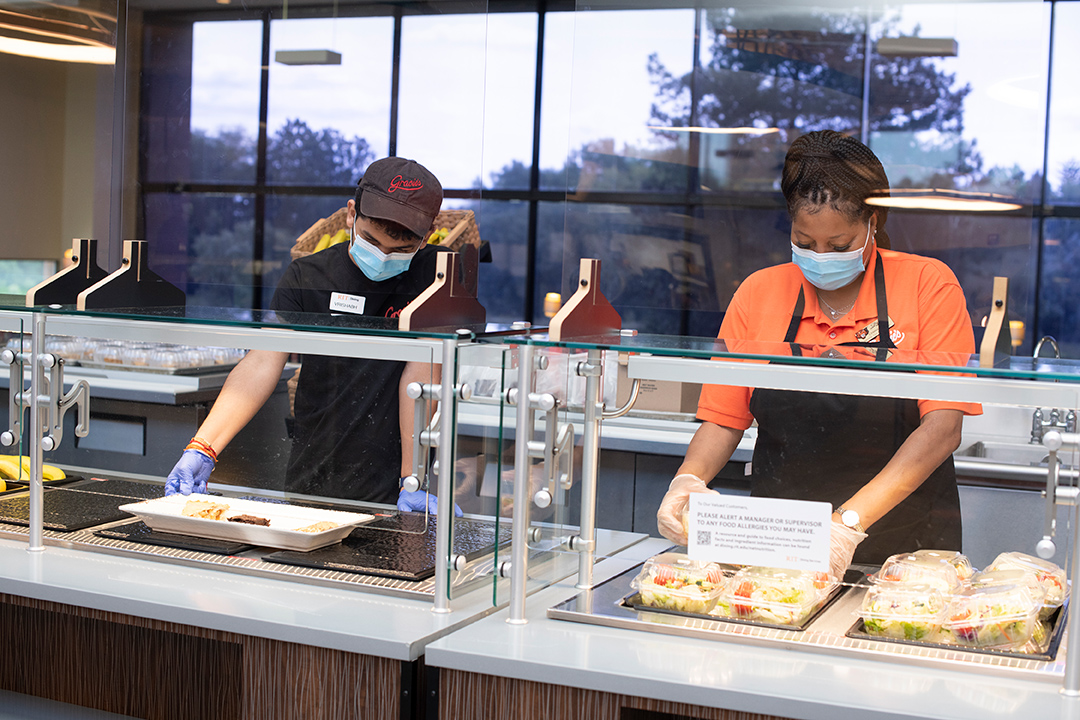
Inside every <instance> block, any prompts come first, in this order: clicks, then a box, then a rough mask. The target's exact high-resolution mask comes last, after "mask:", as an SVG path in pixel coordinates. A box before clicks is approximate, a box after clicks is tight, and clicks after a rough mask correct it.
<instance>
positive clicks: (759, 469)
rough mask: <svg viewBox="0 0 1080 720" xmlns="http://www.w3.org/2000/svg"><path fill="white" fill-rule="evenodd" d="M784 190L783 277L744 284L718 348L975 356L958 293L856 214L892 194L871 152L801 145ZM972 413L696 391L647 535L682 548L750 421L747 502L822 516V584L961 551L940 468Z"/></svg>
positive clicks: (876, 210)
mask: <svg viewBox="0 0 1080 720" xmlns="http://www.w3.org/2000/svg"><path fill="white" fill-rule="evenodd" d="M781 188H782V190H783V193H784V198H785V200H786V201H787V207H788V213H789V215H790V217H791V252H792V262H791V263H786V264H784V265H779V266H775V267H770V268H766V269H764V270H761V271H759V272H756V273H754V274H753V275H751V276H750V277H749V278H747V279H746V280H745V281H744V282H743V283H742V285H741V286H740V287H739V289H738V291H736V293H735V296H734V298H732V301H731V304H730V306H729V307H728V310H727V313H726V314H725V316H724V321H723V324H722V325H721V327H720V334H719V337H720V338H722V339H725V340H726V341H728V342H729V344H730V343H731V342H732V341H743V340H747V341H760V342H767V343H778V342H781V341H782V342H784V343H789V344H790V347H791V351H792V352H793V353H797V354H801V353H802V352H803V350H802V348H803V347H805V346H808V345H810V346H844V345H846V346H849V347H847V348H844V349H843V351H844V352H847V353H850V352H854V351H859V350H861V352H864V353H867V356H868V357H869V358H873V357H875V356H877V357H878V359H881V360H884V359H885V357H887V355H888V354H889V353H891V352H894V351H896V350H898V349H899V350H919V351H931V352H933V353H962V354H966V353H971V352H974V349H975V339H974V334H973V332H972V327H971V320H970V317H969V316H968V313H967V308H966V304H965V301H964V294H963V291H962V290H961V288H960V285H959V283H957V281H956V277H955V276H954V275H953V273H952V272H951V271H950V270H949V269H948V267H946V266H945V265H944V264H943V263H941V262H939V261H937V260H933V259H930V258H924V257H920V256H917V255H909V254H906V253H900V252H894V251H891V250H889V249H888V247H889V240H888V235H887V233H886V232H885V227H884V226H885V219H886V214H887V212H886V210H885V209H883V208H880V207H872V206H870V205H867V204H866V202H865V199H866V198H867V197H869V196H870V195H871V194H872V193H878V192H881V191H886V192H887V191H888V188H889V181H888V178H887V177H886V175H885V170H884V168H883V167H882V165H881V162H880V161H879V160H878V159H877V157H876V156H875V155H874V154H873V152H871V151H870V149H869V148H868V147H866V146H865V145H863V144H862V143H860V142H859V141H858V140H855V139H854V138H851V137H848V136H846V135H843V134H841V133H837V132H833V131H830V130H823V131H818V132H813V133H809V134H808V135H804V136H802V137H800V138H798V139H797V140H795V141H794V142H793V143H792V144H791V147H790V149H789V150H788V153H787V157H786V159H785V162H784V170H783V178H782V181H781ZM882 328H887V330H884V331H883V330H881V329H882ZM839 351H840V350H836V351H833V352H839ZM980 412H981V409H980V407H979V406H978V405H973V404H964V403H942V402H929V401H915V400H901V399H891V398H876V397H860V396H853V395H836V394H828V393H814V392H792V391H780V390H753V389H751V388H743V387H730V386H720V385H708V386H705V388H703V390H702V393H701V400H700V402H699V405H698V415H697V416H698V419H699V420H701V421H702V423H701V425H700V426H699V427H698V430H697V432H696V433H695V434H694V438H693V440H691V442H690V445H689V447H688V448H687V452H686V457H685V459H684V461H683V463H682V465H681V466H680V468H679V473H678V475H677V476H676V477H675V479H674V480H672V481H671V486H670V488H669V490H668V492H667V494H666V495H665V496H664V500H663V502H662V503H661V505H660V509H659V511H658V512H657V525H658V527H659V530H660V532H661V534H663V535H664V536H665V537H667V538H668V539H670V540H672V541H674V542H677V543H680V544H685V543H686V540H687V538H686V534H685V530H684V528H683V525H682V516H683V513H684V511H685V509H686V507H687V505H688V503H689V497H690V494H692V493H695V492H714V491H712V490H709V489H708V485H707V483H708V481H709V480H711V479H712V478H713V477H715V476H716V474H717V473H718V472H719V471H720V469H721V468H722V467H723V466H724V464H725V463H727V461H728V459H729V458H730V457H731V454H732V452H734V450H735V447H736V446H737V445H738V443H739V440H740V439H741V438H742V436H743V431H744V430H745V429H746V428H748V427H750V424H751V423H752V422H753V421H754V420H757V423H758V434H757V440H756V442H755V447H754V456H753V460H752V462H751V493H752V494H753V495H756V496H761V497H777V498H791V499H798V500H818V501H824V502H828V503H830V504H831V505H832V506H833V509H834V513H833V522H832V557H831V562H830V565H831V567H832V570H833V572H834V574H836V575H838V576H841V577H842V575H843V571H844V570H845V569H846V568H847V566H848V565H849V564H850V563H851V561H852V558H853V556H854V559H855V560H856V561H858V562H860V563H868V564H879V563H881V562H883V561H884V560H885V558H887V557H888V556H889V555H892V554H894V553H898V552H908V551H913V550H916V549H919V548H936V549H942V550H950V549H953V550H959V549H960V540H961V525H960V501H959V496H958V493H957V488H956V473H955V471H954V469H953V463H952V453H953V451H955V450H956V448H957V447H958V446H959V443H960V430H961V423H962V419H963V416H964V415H965V414H968V415H973V414H978V413H980ZM868 535H869V539H867V536H868ZM864 541H865V542H864Z"/></svg>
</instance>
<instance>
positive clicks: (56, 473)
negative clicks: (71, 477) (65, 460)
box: [41, 464, 67, 480]
mask: <svg viewBox="0 0 1080 720" xmlns="http://www.w3.org/2000/svg"><path fill="white" fill-rule="evenodd" d="M41 477H42V479H44V480H62V479H64V478H65V477H67V475H65V474H64V471H63V470H61V469H60V468H58V467H56V466H55V465H44V464H43V465H42V466H41Z"/></svg>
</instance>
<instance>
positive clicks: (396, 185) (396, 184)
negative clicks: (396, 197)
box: [386, 175, 424, 192]
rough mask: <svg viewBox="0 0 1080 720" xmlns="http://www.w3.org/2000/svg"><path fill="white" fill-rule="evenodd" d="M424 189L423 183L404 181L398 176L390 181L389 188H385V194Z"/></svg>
mask: <svg viewBox="0 0 1080 720" xmlns="http://www.w3.org/2000/svg"><path fill="white" fill-rule="evenodd" d="M422 187H424V183H423V182H422V181H420V180H416V179H413V180H406V179H405V178H403V177H401V176H400V175H398V176H397V177H396V178H394V179H393V180H391V181H390V187H388V188H386V192H394V191H395V190H419V189H420V188H422Z"/></svg>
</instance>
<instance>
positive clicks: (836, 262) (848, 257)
mask: <svg viewBox="0 0 1080 720" xmlns="http://www.w3.org/2000/svg"><path fill="white" fill-rule="evenodd" d="M868 247H870V222H869V221H867V223H866V242H865V243H864V244H863V246H862V247H861V248H859V249H858V250H851V251H850V252H831V253H817V252H814V251H813V250H805V249H803V248H801V247H798V246H796V245H795V243H791V262H793V263H795V264H796V265H797V266H798V268H799V270H802V274H803V277H805V278H806V279H807V281H808V282H809V283H810V284H811V285H813V286H814V287H816V288H820V289H822V290H838V289H839V288H842V287H844V286H845V285H849V284H851V283H852V282H854V281H855V279H856V278H857V277H859V273H861V272H862V271H863V270H864V269H865V268H866V265H865V263H864V262H863V255H864V254H865V252H866V248H868Z"/></svg>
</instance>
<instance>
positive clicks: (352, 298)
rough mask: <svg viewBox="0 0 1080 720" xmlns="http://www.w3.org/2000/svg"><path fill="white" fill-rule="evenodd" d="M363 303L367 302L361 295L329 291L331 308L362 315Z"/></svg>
mask: <svg viewBox="0 0 1080 720" xmlns="http://www.w3.org/2000/svg"><path fill="white" fill-rule="evenodd" d="M365 304H367V298H365V297H363V296H361V295H347V294H346V293H339V292H336V293H330V309H331V310H337V311H338V312H346V313H352V314H354V315H363V314H364V305H365Z"/></svg>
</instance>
